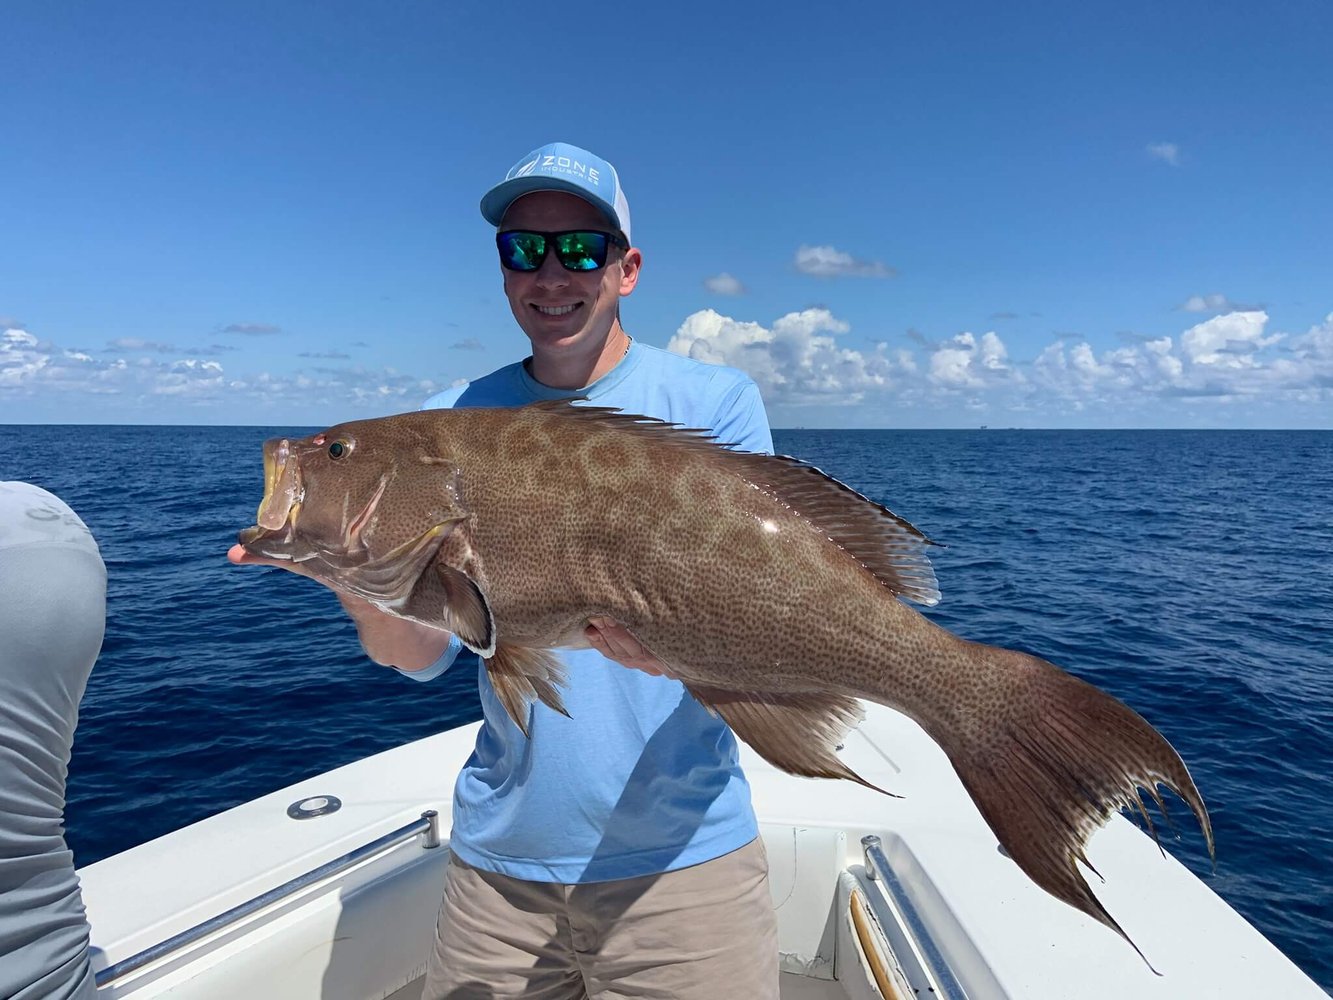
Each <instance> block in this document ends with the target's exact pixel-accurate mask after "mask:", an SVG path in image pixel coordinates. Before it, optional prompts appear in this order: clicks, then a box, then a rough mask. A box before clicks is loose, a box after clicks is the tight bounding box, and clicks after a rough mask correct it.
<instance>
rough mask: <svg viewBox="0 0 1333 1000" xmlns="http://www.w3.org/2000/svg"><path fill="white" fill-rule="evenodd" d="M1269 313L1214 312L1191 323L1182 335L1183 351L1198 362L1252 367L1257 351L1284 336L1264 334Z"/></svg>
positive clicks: (1201, 363)
mask: <svg viewBox="0 0 1333 1000" xmlns="http://www.w3.org/2000/svg"><path fill="white" fill-rule="evenodd" d="M1267 322H1268V313H1266V312H1263V311H1262V310H1255V311H1253V312H1233V313H1227V314H1226V315H1224V316H1214V317H1213V318H1212V319H1210V320H1205V321H1204V322H1202V323H1200V324H1198V325H1197V326H1192V327H1190V328H1189V329H1188V330H1186V331H1185V332H1184V333H1183V334H1181V337H1180V347H1181V351H1182V352H1183V353H1184V355H1185V356H1186V357H1187V358H1188V359H1189V360H1190V361H1192V362H1194V363H1195V364H1196V365H1220V366H1224V367H1229V368H1245V367H1252V366H1253V365H1255V364H1256V362H1255V360H1254V358H1253V357H1252V355H1253V354H1254V352H1255V351H1258V350H1260V349H1261V348H1264V347H1269V346H1271V345H1273V344H1276V343H1277V342H1278V341H1279V340H1281V339H1282V338H1283V336H1285V335H1284V334H1281V333H1278V334H1274V335H1272V336H1270V337H1265V336H1264V325H1265V324H1266V323H1267Z"/></svg>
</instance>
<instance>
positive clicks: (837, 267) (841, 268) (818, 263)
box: [796, 245, 897, 278]
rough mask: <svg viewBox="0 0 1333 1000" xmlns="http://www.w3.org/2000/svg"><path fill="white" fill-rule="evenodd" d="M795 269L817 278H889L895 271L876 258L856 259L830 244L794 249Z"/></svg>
mask: <svg viewBox="0 0 1333 1000" xmlns="http://www.w3.org/2000/svg"><path fill="white" fill-rule="evenodd" d="M796 270H798V271H800V272H801V273H802V274H812V275H814V276H815V277H817V278H841V277H853V278H890V277H892V276H893V275H894V274H896V273H897V272H896V271H894V269H893V268H891V267H889V266H888V265H887V264H883V263H881V262H880V261H877V260H857V259H856V258H855V257H853V256H852V255H851V254H849V253H844V252H843V251H841V250H838V249H835V248H834V247H831V246H818V247H812V246H804V245H802V246H801V247H800V248H799V249H798V250H797V251H796Z"/></svg>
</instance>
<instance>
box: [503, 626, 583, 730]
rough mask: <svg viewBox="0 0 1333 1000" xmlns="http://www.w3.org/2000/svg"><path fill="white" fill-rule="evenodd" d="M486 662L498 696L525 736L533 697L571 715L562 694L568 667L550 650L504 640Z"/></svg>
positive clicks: (564, 713) (562, 712)
mask: <svg viewBox="0 0 1333 1000" xmlns="http://www.w3.org/2000/svg"><path fill="white" fill-rule="evenodd" d="M485 663H486V675H487V677H489V678H490V681H491V687H493V688H494V689H495V694H496V697H498V698H499V699H500V704H502V705H503V706H504V707H505V711H506V712H508V713H509V717H510V718H511V719H513V720H514V725H516V726H518V728H519V729H520V730H521V731H522V733H523V735H524V736H527V735H528V706H530V705H531V704H532V703H533V702H534V701H540V702H541V703H542V704H543V705H546V706H547V707H548V708H550V709H552V710H553V711H556V712H559V713H560V714H561V715H563V716H565V717H566V718H568V717H569V712H568V711H567V710H566V709H565V703H564V700H563V699H562V698H561V697H560V685H562V684H564V682H565V670H564V667H563V666H562V665H561V663H560V660H559V659H557V658H556V656H555V654H554V653H552V652H551V651H550V650H548V649H533V648H531V647H528V646H513V645H509V644H507V643H503V642H502V643H499V644H498V645H497V646H496V648H495V655H493V656H490V657H487V658H486V660H485Z"/></svg>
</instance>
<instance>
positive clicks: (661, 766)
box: [404, 342, 773, 883]
mask: <svg viewBox="0 0 1333 1000" xmlns="http://www.w3.org/2000/svg"><path fill="white" fill-rule="evenodd" d="M570 396H581V397H585V398H586V400H587V404H586V405H592V406H610V407H617V408H619V409H621V410H623V411H625V412H627V413H636V414H641V415H644V416H650V417H658V418H660V419H663V420H667V421H670V422H672V423H676V424H682V425H684V426H686V427H698V428H707V429H710V430H711V431H712V432H713V433H714V434H715V435H716V436H717V440H718V441H720V442H723V443H727V444H731V445H733V446H735V447H736V448H738V449H740V450H743V451H756V452H771V451H772V450H773V443H772V438H771V436H770V434H769V428H768V418H767V416H766V415H765V413H764V406H763V402H762V401H761V399H760V397H759V390H758V388H757V387H756V386H755V384H754V382H752V381H751V380H750V379H749V377H748V376H746V375H744V374H743V373H741V372H739V371H736V370H735V369H733V368H722V367H719V366H716V365H706V364H702V363H700V362H698V361H692V360H690V359H689V358H683V357H680V356H679V355H675V354H671V353H669V352H667V351H663V350H660V349H658V348H655V347H649V346H647V345H644V344H640V343H638V342H634V343H633V344H632V345H631V346H630V349H629V351H628V353H627V354H626V355H625V357H624V358H623V359H622V360H621V361H620V363H619V364H618V365H617V366H616V367H615V368H614V369H612V370H611V371H610V372H608V373H607V374H606V375H605V376H603V377H602V378H600V379H598V380H597V381H596V382H594V383H593V384H592V385H590V386H587V387H585V388H583V389H576V390H566V389H553V388H551V387H549V386H545V385H542V384H541V383H540V382H537V381H535V380H534V379H533V378H532V377H531V376H530V375H529V374H528V373H527V370H526V368H525V367H524V365H523V364H522V363H519V364H513V365H509V366H508V367H506V368H501V369H500V370H499V371H496V372H493V373H492V374H490V375H487V376H485V377H484V378H480V379H477V380H476V381H474V382H471V383H468V384H467V385H463V386H458V387H455V388H453V389H450V390H447V391H446V392H442V393H439V394H438V395H436V396H433V397H431V398H430V399H429V400H427V401H426V404H425V407H424V408H426V409H431V408H439V407H451V406H467V407H475V406H521V405H523V404H525V403H531V402H535V401H537V400H544V399H566V398H569V397H570ZM461 648H462V647H461V644H460V643H459V642H458V640H457V638H455V640H454V641H453V643H452V644H451V646H450V649H449V651H448V652H446V653H445V655H444V656H443V657H442V658H441V660H440V662H439V663H437V664H436V665H435V666H433V667H431V668H428V669H427V670H425V671H418V672H416V673H410V672H407V671H404V673H408V676H413V677H416V678H417V679H420V680H428V679H430V678H431V677H434V676H438V675H439V674H440V673H441V672H443V671H444V670H445V669H447V668H448V667H449V666H450V665H451V664H452V663H453V662H454V660H455V658H456V657H457V656H458V653H459V650H460V649H461ZM559 654H560V656H561V658H562V659H563V661H564V663H565V668H566V673H567V676H568V683H567V686H566V688H565V689H564V691H563V697H564V702H565V707H566V708H567V709H568V710H569V715H570V717H569V718H565V717H564V716H562V715H560V714H559V713H557V712H554V711H552V710H551V709H549V708H547V707H546V706H545V705H542V704H540V703H539V704H537V705H536V706H535V708H534V710H533V715H532V718H531V734H532V737H531V739H528V738H525V737H524V736H523V734H522V732H520V731H519V729H518V727H517V726H515V725H514V723H513V721H512V720H511V719H510V718H509V715H508V714H507V713H506V712H505V710H504V708H503V706H501V704H500V702H499V701H498V699H497V698H496V696H495V691H494V689H493V688H492V687H491V684H490V680H489V679H488V678H487V676H486V670H485V668H484V666H482V665H481V664H480V663H479V664H478V671H477V676H478V685H479V687H480V690H481V703H482V709H483V711H484V713H485V719H484V723H483V725H482V727H481V731H480V733H479V735H478V736H477V746H476V749H475V750H474V752H473V754H472V756H471V757H470V758H469V759H468V762H467V764H466V765H464V767H463V771H462V773H461V774H460V775H459V777H458V782H457V785H456V787H455V791H454V815H453V835H452V840H451V844H450V846H451V847H452V849H453V850H454V852H455V853H456V854H457V855H458V856H459V857H460V858H462V859H463V860H464V861H466V862H467V863H468V864H470V865H474V866H475V867H478V868H481V869H484V870H487V871H495V872H500V873H502V874H505V875H509V876H512V877H515V878H522V879H528V880H531V881H538V882H562V883H576V882H602V881H606V880H609V879H621V878H633V877H636V876H639V875H649V874H654V873H658V872H664V871H671V870H674V869H677V868H685V867H688V866H690V865H696V864H699V863H701V862H704V861H710V860H712V859H713V858H717V857H721V856H722V855H723V854H726V853H728V852H730V851H733V850H736V849H737V848H739V847H742V846H744V845H745V844H747V843H749V842H750V841H751V840H753V839H754V838H755V837H756V836H757V835H758V828H757V826H756V823H755V818H754V811H753V809H752V807H751V805H750V786H749V784H748V783H747V782H746V780H745V776H744V774H742V773H741V769H740V766H739V764H738V763H737V755H736V738H735V736H733V735H732V732H731V730H730V729H729V728H728V727H727V726H726V724H725V723H723V722H722V721H721V720H720V719H717V718H715V717H714V716H712V715H710V714H709V713H708V711H707V710H706V709H704V708H703V707H702V706H700V704H699V703H698V702H697V701H695V700H694V698H693V697H692V696H691V695H690V694H689V692H688V691H686V690H685V688H684V687H683V686H682V685H681V684H680V682H679V681H674V680H668V679H667V678H664V677H654V676H651V675H649V674H645V673H643V672H642V671H639V670H630V669H627V668H625V667H622V666H620V665H619V664H616V663H613V662H612V661H610V660H607V659H606V658H605V657H603V656H602V655H601V654H600V653H598V652H597V651H596V650H592V649H583V650H561V651H559ZM464 658H465V659H471V658H472V657H471V654H467V653H465V654H464Z"/></svg>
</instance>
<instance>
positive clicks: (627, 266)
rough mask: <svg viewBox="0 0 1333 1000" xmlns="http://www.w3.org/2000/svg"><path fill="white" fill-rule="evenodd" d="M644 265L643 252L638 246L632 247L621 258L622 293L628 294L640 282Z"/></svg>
mask: <svg viewBox="0 0 1333 1000" xmlns="http://www.w3.org/2000/svg"><path fill="white" fill-rule="evenodd" d="M642 267H643V254H642V253H640V252H639V250H638V248H637V247H630V248H629V249H628V250H626V251H625V255H624V256H623V257H621V258H620V294H621V295H628V294H629V293H630V292H632V291H634V286H635V285H637V284H638V283H639V269H640V268H642Z"/></svg>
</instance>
